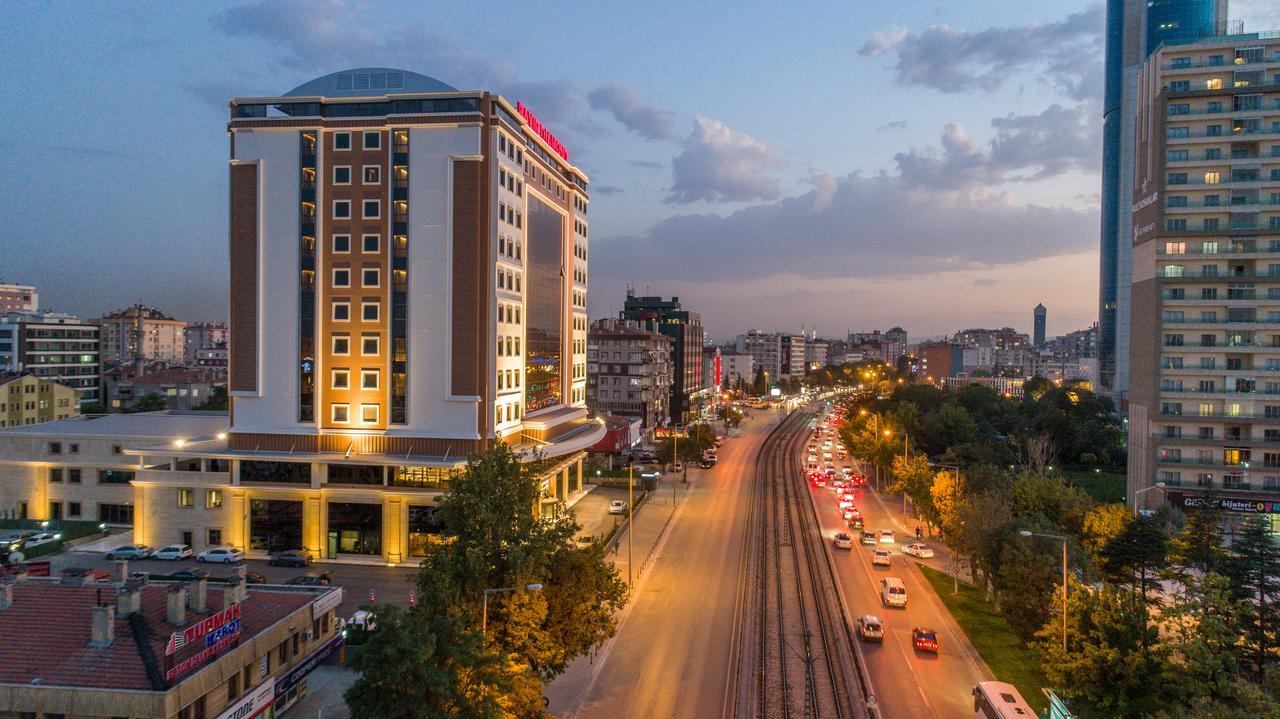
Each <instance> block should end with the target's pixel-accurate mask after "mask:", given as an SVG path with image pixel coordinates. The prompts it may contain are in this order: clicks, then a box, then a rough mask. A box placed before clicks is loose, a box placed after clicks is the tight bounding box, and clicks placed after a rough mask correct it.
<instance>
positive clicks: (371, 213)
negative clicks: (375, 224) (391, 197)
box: [361, 200, 382, 220]
mask: <svg viewBox="0 0 1280 719" xmlns="http://www.w3.org/2000/svg"><path fill="white" fill-rule="evenodd" d="M361 212H362V215H361V216H362V217H364V219H366V220H376V219H378V218H379V217H382V202H381V201H380V200H365V201H364V204H363V206H362V210H361Z"/></svg>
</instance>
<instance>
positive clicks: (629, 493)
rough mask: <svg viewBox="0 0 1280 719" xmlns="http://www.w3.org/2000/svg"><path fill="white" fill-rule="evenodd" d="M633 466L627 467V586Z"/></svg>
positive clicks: (629, 569) (633, 492)
mask: <svg viewBox="0 0 1280 719" xmlns="http://www.w3.org/2000/svg"><path fill="white" fill-rule="evenodd" d="M635 484H636V482H635V465H634V464H633V465H630V466H628V467H627V586H628V587H630V586H631V530H632V528H633V527H632V523H631V520H632V518H633V512H634V511H635V506H636V498H635V490H634V489H633V487H635Z"/></svg>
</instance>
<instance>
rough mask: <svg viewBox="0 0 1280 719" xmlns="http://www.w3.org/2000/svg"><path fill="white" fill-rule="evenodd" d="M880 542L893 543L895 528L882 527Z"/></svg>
mask: <svg viewBox="0 0 1280 719" xmlns="http://www.w3.org/2000/svg"><path fill="white" fill-rule="evenodd" d="M880 543H881V544H893V530H892V529H882V530H880Z"/></svg>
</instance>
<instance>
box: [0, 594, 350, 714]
mask: <svg viewBox="0 0 1280 719" xmlns="http://www.w3.org/2000/svg"><path fill="white" fill-rule="evenodd" d="M172 584H173V583H172V582H164V583H153V584H146V585H143V586H142V587H141V590H142V601H141V610H140V612H139V614H140V617H141V620H142V621H141V624H143V625H145V627H139V628H140V629H144V631H143V633H144V634H145V635H146V636H145V637H137V636H135V633H134V632H135V623H138V620H131V619H130V618H128V617H122V616H118V615H117V616H116V621H115V640H114V641H113V642H112V643H111V644H110V645H109V646H106V647H92V646H89V641H90V639H91V635H92V627H93V607H94V606H95V605H96V604H98V603H99V601H101V602H102V603H104V604H111V605H115V604H116V601H117V586H118V585H116V584H112V583H107V582H96V583H91V584H63V583H61V581H60V580H57V579H48V578H43V577H39V578H31V579H26V580H24V581H21V582H16V583H15V584H14V585H13V605H12V606H10V607H9V608H7V609H0V636H2V637H4V641H0V684H17V685H22V686H60V687H82V688H92V689H125V690H138V691H160V692H162V691H167V688H166V687H164V686H153V684H152V681H151V679H150V678H149V676H148V673H147V668H146V660H144V659H143V656H142V654H143V652H145V651H147V650H149V651H150V654H151V657H150V659H151V660H152V661H163V659H164V656H165V645H166V644H167V643H168V640H169V635H170V634H171V633H172V632H174V631H175V630H177V629H180V627H176V626H174V625H172V624H169V622H168V619H167V614H166V612H167V600H166V595H167V593H168V591H169V587H170V586H172ZM328 591H338V589H337V588H336V587H333V588H329V587H325V588H319V587H317V588H312V587H305V588H304V587H270V588H257V587H249V589H248V600H247V601H245V602H243V603H242V604H241V607H240V611H241V615H240V623H241V632H242V635H241V636H242V639H241V640H240V643H239V646H244V645H245V644H247V643H248V642H249V641H251V640H252V638H253V637H254V636H256V635H258V634H260V633H261V632H263V631H264V630H266V629H267V628H268V627H270V626H271V625H273V624H275V623H276V622H279V621H281V620H282V619H285V618H286V617H287V616H289V615H290V614H292V613H294V612H296V611H297V610H299V609H302V608H303V607H306V606H307V605H308V604H310V603H311V602H313V601H315V600H316V599H317V598H319V597H320V596H321V595H323V594H324V593H326V592H328ZM224 592H225V590H224V589H223V588H222V587H220V586H219V585H216V584H210V585H209V586H208V590H207V594H206V597H207V601H206V609H207V611H205V612H203V613H201V612H195V611H192V610H191V609H188V610H187V615H186V626H190V625H191V624H194V623H196V622H198V621H200V620H201V619H204V618H206V617H208V616H211V615H213V614H216V613H217V612H219V611H221V610H222V609H223V608H224V602H223V599H224ZM188 597H190V595H189V594H188ZM203 649H204V642H202V641H201V642H193V643H191V644H189V645H188V646H186V647H183V648H181V649H179V650H178V652H177V653H176V654H174V657H173V658H174V661H175V663H177V662H181V661H183V660H185V659H187V658H188V657H189V656H191V655H194V654H196V653H198V652H199V651H201V650H203ZM216 660H217V658H216V657H215V658H213V659H210V660H209V663H212V662H213V661H216ZM207 665H208V663H206V664H205V665H202V666H207ZM161 671H163V668H162V669H161ZM198 671H200V668H196V669H195V670H193V671H192V672H191V674H194V673H196V672H198ZM191 674H188V675H186V676H191ZM183 678H185V677H180V678H177V679H176V680H175V682H174V683H176V682H180V681H181V680H182V679H183Z"/></svg>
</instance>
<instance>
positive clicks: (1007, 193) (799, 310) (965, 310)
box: [0, 0, 1280, 339]
mask: <svg viewBox="0 0 1280 719" xmlns="http://www.w3.org/2000/svg"><path fill="white" fill-rule="evenodd" d="M1231 16H1232V18H1233V19H1241V20H1243V21H1244V23H1245V29H1246V30H1264V29H1276V28H1280V8H1278V7H1277V3H1274V2H1271V1H1270V0H1251V1H1245V0H1232V2H1231ZM0 17H3V23H0V45H3V47H4V48H5V53H6V62H5V64H6V68H7V72H5V73H3V75H2V76H0V104H2V105H3V106H4V107H5V116H6V118H5V119H6V123H5V124H6V131H5V132H4V133H3V135H0V158H2V161H3V174H0V192H3V195H4V196H5V197H7V198H9V199H8V202H7V203H6V205H7V209H6V212H5V213H4V214H5V220H6V221H5V222H4V223H3V226H2V228H0V251H2V253H0V256H2V257H3V258H4V262H3V265H2V266H0V267H2V269H0V279H3V280H5V281H18V282H24V283H29V284H35V285H37V286H38V287H39V289H40V293H41V302H42V305H43V306H44V307H45V308H49V309H56V310H64V311H70V312H76V313H79V314H81V315H82V316H85V317H95V316H97V315H99V314H100V313H102V312H104V311H107V310H110V309H113V308H116V307H119V306H123V305H126V304H130V303H133V302H138V301H142V302H144V303H146V304H149V305H154V306H157V307H160V308H161V309H163V310H165V311H167V312H169V313H170V314H172V315H175V316H177V317H179V318H181V319H189V320H198V319H225V317H226V308H227V229H226V217H227V187H226V179H227V170H226V166H227V155H228V150H227V147H228V143H227V137H226V132H225V126H226V121H227V110H226V102H227V99H228V98H230V97H233V96H264V95H280V94H283V93H285V92H287V91H288V90H290V89H292V88H293V87H295V86H297V85H300V84H302V83H303V82H305V81H307V80H310V79H312V78H315V77H317V76H320V75H324V74H327V73H330V72H334V71H337V70H342V69H346V68H351V67H366V66H386V67H398V68H403V69H406V70H412V71H415V72H420V73H422V74H425V75H430V76H432V77H436V78H439V79H440V80H442V81H444V82H446V83H449V84H451V85H454V86H456V87H458V88H460V89H486V90H493V91H497V92H500V93H502V94H503V95H505V96H506V97H508V98H509V99H511V100H512V101H516V100H520V101H523V102H524V103H525V104H527V105H528V106H529V107H530V108H531V109H532V110H533V111H534V112H535V113H537V114H538V115H539V117H540V118H541V120H542V121H543V123H544V124H546V125H547V126H548V127H549V128H550V129H551V130H552V131H553V132H555V133H556V134H557V135H558V136H559V137H560V139H561V140H562V141H563V142H564V144H565V145H567V146H568V148H569V151H570V153H571V159H572V160H573V161H574V162H575V164H578V165H579V166H580V167H582V168H583V169H584V170H585V171H586V172H587V173H588V175H589V176H590V177H591V180H592V187H591V196H592V204H591V237H592V248H593V253H594V254H592V256H591V292H590V297H589V309H590V314H591V316H592V317H593V318H598V317H604V316H608V315H611V314H614V313H616V311H617V310H618V309H619V308H620V306H621V304H622V298H623V295H624V292H625V287H626V286H628V285H631V286H634V287H635V288H636V290H637V292H639V293H642V294H662V295H678V296H679V297H680V299H681V301H682V302H683V303H684V304H685V306H686V307H688V308H690V309H694V310H698V311H700V312H701V313H702V316H703V321H704V324H705V325H706V326H707V328H708V331H709V332H710V334H711V336H712V337H713V338H716V339H724V338H727V337H729V336H732V335H733V334H736V333H738V332H740V331H743V330H746V329H748V328H752V327H755V328H759V329H762V330H792V331H798V330H800V326H801V324H802V323H804V324H805V325H807V326H809V327H812V326H814V325H815V324H816V326H817V330H818V332H819V334H826V335H829V336H839V335H842V334H844V333H845V332H846V331H848V330H859V329H871V328H876V327H879V328H882V329H883V328H887V327H888V326H890V325H894V324H897V325H902V326H903V327H905V328H907V330H908V331H909V332H910V333H911V335H912V336H913V337H924V336H930V335H937V334H944V333H950V332H953V331H955V330H957V329H960V328H962V327H968V326H999V325H1005V324H1012V325H1013V326H1015V327H1018V328H1021V329H1022V330H1024V331H1029V330H1030V325H1031V309H1032V307H1033V306H1034V305H1035V304H1036V303H1037V302H1043V303H1044V304H1045V305H1047V306H1048V308H1049V323H1048V330H1049V333H1050V334H1060V333H1063V332H1067V331H1071V330H1075V329H1080V328H1083V327H1087V326H1088V325H1090V324H1091V323H1092V322H1094V321H1095V320H1096V314H1097V282H1098V277H1097V275H1098V272H1097V262H1098V254H1097V245H1098V216H1097V208H1098V189H1099V175H1098V168H1099V165H1100V161H1101V160H1100V158H1101V141H1100V140H1101V129H1102V121H1101V110H1100V106H1101V95H1102V80H1101V78H1102V26H1103V17H1102V5H1101V4H1092V3H1070V2H1068V3H1063V2H1057V1H1054V0H1017V1H1016V2H1015V1H1013V0H1009V1H1007V2H994V1H992V0H973V1H969V2H940V1H938V0H935V1H934V2H916V1H908V2H902V1H901V0H895V1H893V2H880V1H878V0H877V1H872V0H858V1H856V2H848V1H847V0H845V1H843V2H805V3H777V2H759V3H751V2H744V3H734V4H726V3H709V2H669V3H668V2H650V3H611V2H557V3H527V2H526V3H511V4H499V3H488V2H438V3H422V2H404V3H390V2H369V3H358V2H343V1H340V0H329V1H327V2H303V1H297V2H249V3H235V4H224V5H219V4H214V3H193V2H191V3H163V4H161V3H153V4H141V3H110V4H107V3H102V4H85V3H71V2H54V3H40V4H36V3H26V2H8V3H5V4H3V5H2V6H0Z"/></svg>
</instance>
